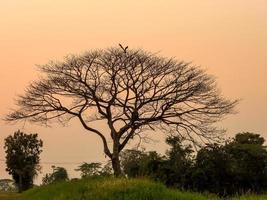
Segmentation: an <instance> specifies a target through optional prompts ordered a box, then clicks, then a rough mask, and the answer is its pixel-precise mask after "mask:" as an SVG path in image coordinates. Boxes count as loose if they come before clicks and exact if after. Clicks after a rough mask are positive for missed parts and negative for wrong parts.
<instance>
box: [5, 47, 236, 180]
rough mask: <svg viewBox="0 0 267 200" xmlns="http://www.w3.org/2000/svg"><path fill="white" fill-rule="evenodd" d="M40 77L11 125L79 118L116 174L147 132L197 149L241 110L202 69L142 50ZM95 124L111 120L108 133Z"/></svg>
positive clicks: (85, 58) (71, 62)
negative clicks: (160, 133) (224, 120)
mask: <svg viewBox="0 0 267 200" xmlns="http://www.w3.org/2000/svg"><path fill="white" fill-rule="evenodd" d="M40 70H41V72H42V73H43V75H44V76H43V78H41V79H40V80H37V81H35V82H33V83H32V84H31V85H30V86H29V87H28V88H27V90H26V93H25V94H24V95H21V96H19V97H18V100H17V105H18V107H17V109H16V110H15V111H14V112H12V113H10V114H9V115H7V117H6V120H8V121H18V120H25V119H27V120H29V121H31V122H38V123H41V124H45V125H47V124H49V122H52V121H54V120H57V121H58V122H60V123H67V122H68V121H69V120H70V119H72V118H77V119H78V120H79V121H80V123H81V125H82V126H83V127H84V128H85V129H86V130H88V131H89V132H91V133H94V134H97V135H98V136H99V137H100V138H101V140H102V142H103V146H104V152H105V154H106V155H107V156H108V157H109V158H110V159H111V161H112V166H113V170H114V173H115V174H116V175H120V174H121V168H120V161H119V153H120V152H121V151H122V150H123V149H124V147H125V146H126V145H127V144H128V142H129V140H131V139H133V138H135V137H140V138H142V136H143V133H144V131H146V130H151V129H152V130H160V131H166V132H168V133H173V134H178V135H179V136H181V137H182V138H186V139H188V140H190V141H192V142H194V143H196V142H197V141H203V142H207V141H208V142H209V141H214V140H218V138H219V136H220V135H221V133H222V130H220V129H217V128H216V127H215V126H214V123H216V122H218V121H219V120H221V119H222V118H223V117H225V116H226V115H227V114H229V113H233V109H234V107H235V105H236V103H237V101H236V100H234V101H231V100H228V99H225V98H224V97H223V96H222V95H221V93H220V91H219V90H218V88H217V86H216V83H215V80H214V78H213V77H212V76H210V75H207V74H206V72H205V71H204V70H202V69H201V68H200V67H198V66H194V65H192V64H191V63H188V62H184V61H177V60H175V59H172V58H171V59H169V58H164V57H160V56H158V55H155V54H153V53H150V52H146V51H143V50H140V49H139V50H130V49H127V48H123V47H122V46H121V47H120V48H109V49H106V50H94V51H89V52H87V53H85V54H83V55H71V56H67V57H66V58H65V60H64V61H62V62H56V61H51V62H49V63H48V64H45V65H41V66H40ZM96 121H105V122H106V124H107V127H108V129H109V130H108V131H107V132H103V130H101V129H98V128H95V126H94V122H96ZM110 139H111V140H112V141H113V143H112V146H109V145H108V141H109V140H110Z"/></svg>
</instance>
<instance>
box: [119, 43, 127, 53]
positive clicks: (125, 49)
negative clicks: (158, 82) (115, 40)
mask: <svg viewBox="0 0 267 200" xmlns="http://www.w3.org/2000/svg"><path fill="white" fill-rule="evenodd" d="M119 46H120V48H122V50H123V51H124V53H126V51H127V49H128V46H127V47H125V48H124V47H123V46H122V45H121V44H119Z"/></svg>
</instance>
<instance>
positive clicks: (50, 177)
mask: <svg viewBox="0 0 267 200" xmlns="http://www.w3.org/2000/svg"><path fill="white" fill-rule="evenodd" d="M52 169H53V172H52V173H50V174H46V175H45V176H44V177H43V180H42V185H48V184H51V183H56V182H63V181H68V180H69V176H68V173H67V170H66V169H65V168H64V167H56V166H52Z"/></svg>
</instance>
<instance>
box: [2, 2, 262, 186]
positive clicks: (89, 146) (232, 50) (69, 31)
mask: <svg viewBox="0 0 267 200" xmlns="http://www.w3.org/2000/svg"><path fill="white" fill-rule="evenodd" d="M118 43H122V44H124V45H128V46H129V48H143V49H145V50H149V51H152V52H158V54H159V55H163V56H167V57H176V58H177V59H179V60H185V61H192V62H193V63H194V64H196V65H201V66H202V67H203V68H205V69H206V70H207V72H208V73H209V74H212V75H215V76H216V78H217V82H218V86H219V88H220V89H221V90H222V93H223V94H224V96H226V97H227V98H230V99H242V101H241V102H240V104H239V105H238V107H237V110H238V113H237V114H236V115H232V116H229V117H228V118H227V119H226V120H224V121H223V122H222V123H221V124H219V126H222V127H223V128H226V129H227V130H228V131H227V135H228V136H233V135H234V134H235V133H238V132H243V131H249V132H254V133H259V134H262V135H263V136H264V137H265V138H266V139H267V1H266V0H253V1H249V0H234V1H233V0H224V1H219V0H201V1H200V0H143V1H141V0H140V1H136V0H135V1H128V0H75V1H74V0H26V1H25V0H6V1H4V0H2V1H0V61H1V63H0V92H1V98H0V105H1V106H0V116H1V118H4V116H5V115H6V114H7V113H8V112H9V111H10V109H11V108H14V99H15V98H16V95H18V94H23V92H24V89H25V88H26V86H27V85H28V84H29V83H30V82H31V81H33V80H38V76H40V74H38V70H37V69H38V68H37V67H36V65H38V64H45V63H47V62H48V61H49V60H62V58H63V57H64V56H66V55H68V54H72V53H73V54H79V53H83V52H84V51H86V50H90V49H97V48H106V47H111V46H117V45H118ZM18 129H21V130H22V131H25V132H27V133H28V132H29V133H38V134H39V137H40V138H41V139H42V140H43V141H44V148H43V153H42V156H41V158H42V160H41V162H42V166H43V170H42V174H41V175H40V176H39V178H38V181H37V182H40V180H41V177H42V176H43V175H44V174H45V173H47V172H49V171H51V170H50V166H51V165H52V164H51V163H62V162H63V163H65V162H68V163H65V164H55V165H57V166H63V167H66V168H67V170H68V171H69V173H70V176H71V177H76V176H78V173H77V172H74V169H75V168H76V167H77V165H78V163H81V162H96V161H105V157H104V154H103V152H102V144H101V143H100V140H99V139H98V138H97V137H96V136H94V135H92V134H90V133H88V132H86V131H85V130H83V128H82V127H81V126H80V125H79V124H78V123H76V122H75V121H74V122H71V123H70V124H69V126H68V127H61V126H60V125H58V124H54V125H53V127H51V128H47V127H40V126H36V125H32V124H29V123H26V124H21V123H19V124H15V125H10V124H7V123H6V122H4V121H0V179H1V178H6V177H9V176H8V175H7V173H6V172H5V162H4V160H5V153H4V149H3V145H4V138H6V137H7V136H8V135H10V134H13V133H14V132H15V131H16V130H18ZM160 138H161V137H160V136H157V139H158V142H154V143H150V144H148V145H145V146H146V147H147V148H148V149H149V150H152V149H153V150H158V151H159V152H161V153H164V151H165V148H166V146H165V145H164V142H162V140H161V142H159V141H160Z"/></svg>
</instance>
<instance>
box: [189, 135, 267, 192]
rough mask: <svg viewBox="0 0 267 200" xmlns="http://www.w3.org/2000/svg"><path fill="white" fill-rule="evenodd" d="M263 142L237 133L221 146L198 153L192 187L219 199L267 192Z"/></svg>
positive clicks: (259, 138) (255, 137)
mask: <svg viewBox="0 0 267 200" xmlns="http://www.w3.org/2000/svg"><path fill="white" fill-rule="evenodd" d="M263 144H264V138H263V137H261V136H260V135H259V134H254V133H248V132H246V133H238V134H236V136H235V137H234V138H233V139H232V140H230V141H227V142H226V144H225V145H218V144H212V145H207V146H205V147H203V148H202V149H201V150H200V151H199V152H198V153H197V157H196V161H195V166H194V169H193V174H192V181H193V187H194V188H195V189H197V190H198V191H205V190H207V191H209V192H213V193H217V194H219V195H221V196H226V195H232V194H237V193H245V192H248V191H250V192H262V191H266V189H267V184H266V182H267V150H266V147H265V146H264V145H263Z"/></svg>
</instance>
